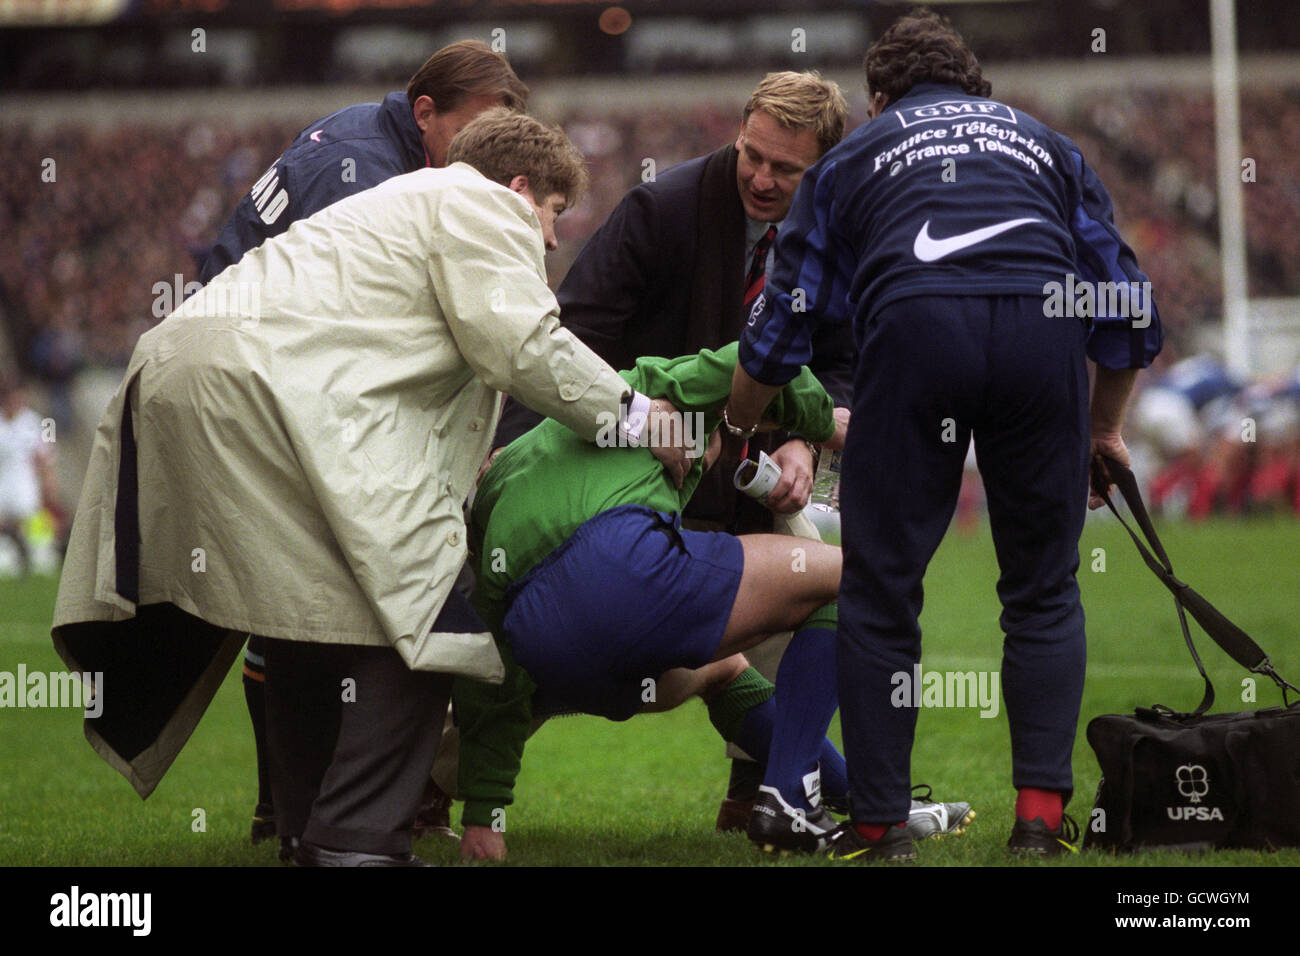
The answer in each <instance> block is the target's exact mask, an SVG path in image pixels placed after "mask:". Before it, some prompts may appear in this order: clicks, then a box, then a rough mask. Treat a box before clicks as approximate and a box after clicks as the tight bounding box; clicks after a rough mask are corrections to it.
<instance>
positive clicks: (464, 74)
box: [199, 40, 528, 855]
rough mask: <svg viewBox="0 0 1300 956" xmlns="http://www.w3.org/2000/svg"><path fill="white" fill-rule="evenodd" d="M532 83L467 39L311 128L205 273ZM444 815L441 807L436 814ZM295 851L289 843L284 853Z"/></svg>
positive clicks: (257, 648) (423, 161)
mask: <svg viewBox="0 0 1300 956" xmlns="http://www.w3.org/2000/svg"><path fill="white" fill-rule="evenodd" d="M527 100H528V87H526V86H525V85H524V84H523V83H522V82H521V81H520V80H519V77H517V76H516V75H515V72H514V70H512V69H511V68H510V64H509V63H508V62H506V59H505V57H503V56H501V55H500V54H499V53H495V52H493V51H492V50H491V49H490V48H489V47H488V46H487V45H486V44H484V43H480V42H478V41H475V40H462V41H459V42H457V43H452V44H450V45H449V46H446V47H443V48H442V49H441V50H439V51H438V52H437V53H435V54H434V55H433V56H431V57H430V58H429V59H428V60H426V61H425V63H424V65H423V66H421V67H420V69H419V70H417V71H416V73H415V75H414V76H412V77H411V80H410V82H409V83H408V84H407V88H406V91H405V92H404V93H389V94H388V95H387V96H385V97H384V99H383V102H381V103H362V104H359V105H357V106H349V107H347V108H346V109H342V110H339V111H338V112H336V113H332V114H330V115H329V116H326V117H325V118H324V119H322V120H318V121H317V122H315V123H312V124H311V125H310V126H308V127H306V128H305V129H304V130H303V131H302V132H301V133H299V134H298V136H297V138H296V139H294V141H293V143H292V144H290V146H289V148H288V149H287V150H285V151H284V154H283V155H282V156H281V157H280V158H279V159H277V160H276V161H275V162H274V163H272V164H271V168H270V169H268V170H267V171H266V172H265V173H263V174H262V177H261V178H260V179H258V181H257V182H256V183H254V184H253V188H252V189H251V190H250V191H249V193H248V195H247V196H245V197H244V198H243V200H242V201H241V202H240V203H239V205H238V206H237V207H236V209H235V211H234V213H233V214H232V215H231V217H230V219H229V220H228V221H227V222H226V224H225V226H224V227H223V228H222V230H221V233H220V235H218V236H217V240H216V243H215V244H214V245H213V247H212V250H211V252H210V253H209V254H208V256H207V258H206V259H205V260H204V263H203V268H202V270H201V272H200V275H199V278H200V280H201V281H202V282H204V283H207V282H208V281H209V280H210V279H212V278H213V277H215V276H216V275H217V274H218V273H220V272H221V271H222V270H224V269H225V268H226V267H227V266H230V265H233V264H234V263H236V262H238V261H239V260H240V259H241V258H242V257H243V255H244V253H246V252H248V250H250V249H255V248H257V247H258V246H260V245H261V244H262V243H263V242H265V241H266V240H267V239H269V238H271V237H272V236H278V235H279V234H280V233H282V232H284V231H285V230H286V229H288V228H289V226H290V225H291V224H292V223H294V222H296V221H297V220H299V219H305V218H306V217H308V216H310V215H312V214H313V213H316V212H319V211H320V210H321V209H324V208H325V207H326V206H329V205H331V204H333V203H335V202H338V201H339V200H340V199H343V198H345V197H347V196H351V195H353V194H354V193H358V192H360V191H362V190H363V189H369V188H370V187H372V186H377V185H379V184H380V183H382V182H384V181H385V180H388V179H391V178H392V177H394V176H400V175H402V174H404V173H410V172H414V171H415V170H417V169H423V168H424V167H426V166H435V167H441V166H444V165H445V164H446V157H447V147H448V146H449V145H450V143H451V141H452V139H453V138H454V137H455V135H456V134H457V133H458V132H460V130H461V128H462V127H463V126H465V124H466V123H468V122H469V121H470V120H472V119H473V118H474V117H476V116H478V115H479V114H480V113H482V112H483V111H485V110H488V109H491V108H492V107H495V106H507V107H509V108H510V109H514V110H523V109H524V107H525V106H526V105H527ZM264 652H265V647H264V641H263V639H262V638H261V637H258V636H257V635H253V636H252V637H250V639H249V641H248V647H247V649H246V651H245V652H244V698H245V700H246V702H247V704H248V713H249V717H250V718H251V720H252V723H253V732H254V736H255V738H256V741H257V775H258V803H257V808H256V809H255V810H254V812H253V829H252V836H253V842H254V843H258V842H260V841H261V840H264V839H268V838H269V837H271V836H273V835H274V834H275V824H274V822H273V808H272V800H271V786H270V769H269V765H268V760H269V759H270V758H269V756H268V748H267V745H266V718H265V694H264V684H265V679H266V676H265V659H264V656H263V655H264ZM446 814H447V807H446V806H445V805H442V806H439V807H438V808H437V814H436V816H437V821H438V822H442V820H443V818H445V816H446ZM287 852H288V847H287V846H286V847H285V848H284V849H283V850H282V855H283V854H284V853H287Z"/></svg>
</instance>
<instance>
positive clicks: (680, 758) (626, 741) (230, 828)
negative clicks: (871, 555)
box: [0, 515, 1300, 867]
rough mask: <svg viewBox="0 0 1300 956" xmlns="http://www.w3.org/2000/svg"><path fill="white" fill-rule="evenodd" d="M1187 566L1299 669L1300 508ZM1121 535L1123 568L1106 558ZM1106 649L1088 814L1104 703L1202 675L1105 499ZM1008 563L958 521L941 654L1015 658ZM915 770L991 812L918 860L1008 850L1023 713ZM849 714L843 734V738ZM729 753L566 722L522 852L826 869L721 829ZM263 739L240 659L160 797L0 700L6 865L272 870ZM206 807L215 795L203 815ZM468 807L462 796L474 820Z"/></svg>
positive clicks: (996, 721) (926, 738)
mask: <svg viewBox="0 0 1300 956" xmlns="http://www.w3.org/2000/svg"><path fill="white" fill-rule="evenodd" d="M1161 533H1162V536H1163V538H1164V540H1165V544H1166V546H1167V548H1168V550H1169V552H1170V554H1171V556H1172V557H1173V560H1174V566H1175V568H1176V570H1177V571H1178V573H1179V575H1180V577H1182V578H1183V579H1184V580H1187V581H1189V582H1190V583H1191V584H1192V585H1193V586H1194V587H1196V588H1197V589H1198V590H1199V591H1201V593H1203V594H1204V595H1206V597H1208V598H1209V599H1210V600H1211V601H1212V602H1214V603H1215V604H1216V605H1217V606H1219V608H1220V609H1221V610H1223V611H1224V613H1226V614H1227V615H1228V616H1229V617H1230V618H1232V619H1233V620H1235V621H1236V622H1237V623H1238V624H1239V625H1240V626H1241V627H1242V628H1244V629H1245V630H1246V631H1247V632H1248V633H1249V634H1251V635H1252V636H1253V637H1254V638H1255V639H1256V640H1257V641H1259V643H1260V644H1261V645H1263V647H1264V649H1265V650H1266V651H1268V652H1269V653H1270V655H1271V656H1272V659H1273V661H1274V663H1275V664H1276V666H1277V667H1278V669H1279V670H1280V671H1281V672H1282V673H1283V674H1284V675H1286V676H1287V677H1289V678H1290V679H1291V680H1292V681H1293V682H1297V681H1300V641H1298V640H1297V630H1296V619H1297V613H1296V612H1297V611H1300V525H1297V523H1296V522H1295V521H1294V520H1291V519H1276V520H1273V519H1267V520H1255V521H1250V522H1240V521H1233V522H1229V521H1222V522H1209V523H1205V524H1202V525H1178V524H1171V525H1163V526H1162V527H1161ZM1098 548H1100V549H1102V550H1103V552H1104V561H1105V570H1104V571H1094V570H1092V568H1093V566H1094V564H1097V562H1098V558H1097V555H1096V553H1095V549H1098ZM1080 554H1081V558H1082V564H1081V568H1080V574H1079V578H1080V583H1081V586H1082V588H1083V593H1084V607H1085V609H1086V611H1087V615H1088V638H1089V651H1088V654H1089V666H1088V680H1087V685H1086V689H1085V693H1084V699H1083V709H1082V717H1081V720H1080V726H1079V734H1078V738H1077V742H1076V745H1075V751H1074V772H1075V787H1076V789H1075V798H1074V801H1073V803H1072V804H1071V810H1072V812H1073V815H1074V816H1075V817H1076V819H1078V820H1079V821H1080V823H1084V822H1085V821H1086V819H1087V817H1088V812H1089V810H1090V808H1091V801H1092V797H1093V794H1094V792H1095V790H1096V786H1097V779H1098V776H1099V771H1098V768H1097V764H1096V760H1095V758H1094V757H1093V754H1092V751H1091V749H1090V748H1089V747H1088V745H1087V742H1086V741H1085V740H1084V734H1083V731H1084V727H1085V726H1086V723H1087V721H1088V720H1089V719H1091V718H1092V717H1093V716H1095V715H1098V714H1104V713H1126V712H1131V711H1132V710H1133V708H1134V707H1136V706H1146V705H1150V704H1153V703H1157V702H1159V703H1163V704H1167V705H1169V706H1171V707H1174V708H1176V709H1182V710H1186V709H1190V708H1192V707H1194V706H1195V704H1196V703H1197V701H1199V700H1200V695H1201V682H1200V678H1199V677H1198V676H1197V674H1196V671H1195V668H1194V667H1193V665H1192V662H1191V661H1190V659H1189V657H1188V654H1187V651H1186V648H1185V647H1184V646H1183V641H1182V637H1181V634H1180V633H1179V631H1178V624H1177V619H1176V617H1175V615H1174V612H1173V607H1172V600H1171V599H1170V597H1169V595H1168V593H1167V592H1166V591H1165V590H1164V589H1163V588H1162V587H1161V586H1160V584H1159V583H1158V582H1157V581H1156V580H1155V578H1154V577H1152V576H1151V575H1150V573H1149V572H1148V571H1147V569H1146V567H1145V566H1144V565H1143V564H1142V563H1141V560H1140V558H1139V557H1138V555H1137V553H1136V552H1135V550H1134V549H1133V547H1132V544H1131V542H1130V541H1129V540H1128V538H1127V537H1126V536H1125V534H1124V532H1123V530H1122V529H1121V528H1120V527H1119V526H1118V525H1117V524H1116V523H1115V522H1114V521H1108V520H1105V518H1102V517H1099V516H1096V515H1094V516H1093V517H1092V518H1090V520H1089V522H1088V525H1087V527H1086V529H1085V531H1084V535H1083V540H1082V542H1081V544H1080ZM996 578H997V566H996V562H995V560H994V556H993V547H992V541H991V538H990V536H989V533H988V530H987V527H982V528H981V529H980V531H979V532H978V533H976V534H975V535H973V536H971V537H960V536H958V535H956V534H955V533H952V534H950V535H949V537H948V538H947V540H946V541H945V542H944V544H943V547H942V548H941V549H940V551H939V553H938V555H937V556H936V558H935V561H934V563H933V564H932V565H931V568H930V573H929V575H928V577H927V579H926V608H925V613H924V615H923V618H922V626H923V628H924V633H925V639H924V647H925V656H924V661H923V663H924V667H925V668H926V669H927V670H930V669H934V670H962V671H966V670H976V671H980V670H997V669H998V667H999V662H1000V655H1001V632H1000V631H999V630H998V626H997V617H998V612H999V606H998V603H997V599H996V596H995V593H994V582H995V581H996ZM55 590H56V582H55V581H54V580H53V579H51V578H32V579H28V580H24V581H0V671H9V672H11V673H12V672H16V671H17V668H18V665H19V664H20V663H22V664H25V665H26V667H27V669H28V671H29V672H31V671H36V670H41V671H46V672H48V671H58V670H62V669H63V665H62V663H61V662H60V661H59V659H58V657H57V656H56V655H55V653H54V651H53V648H52V646H51V643H50V639H49V623H50V618H51V611H52V607H53V602H54V594H55ZM1193 636H1194V638H1196V640H1197V645H1198V648H1199V649H1200V651H1201V655H1202V658H1203V659H1204V660H1205V663H1206V667H1207V669H1208V670H1209V672H1210V676H1211V678H1212V679H1213V680H1214V683H1215V688H1216V690H1217V692H1218V702H1217V703H1216V705H1215V711H1217V712H1221V711H1229V710H1241V709H1250V708H1255V707H1260V706H1272V705H1274V704H1276V703H1279V702H1280V695H1279V694H1278V693H1277V692H1276V690H1275V689H1274V688H1273V687H1272V685H1271V683H1268V682H1266V681H1265V682H1262V683H1260V684H1259V685H1258V688H1257V695H1258V699H1257V701H1256V702H1255V703H1249V702H1247V703H1243V702H1242V694H1243V678H1247V677H1249V676H1250V675H1248V674H1247V673H1246V672H1245V671H1243V670H1241V668H1239V667H1238V666H1237V665H1236V664H1235V663H1233V662H1232V661H1231V660H1230V659H1229V658H1228V657H1227V656H1226V655H1224V654H1223V653H1222V652H1220V651H1219V650H1218V648H1217V647H1215V646H1214V645H1213V643H1212V642H1211V641H1210V640H1209V638H1208V637H1206V636H1205V635H1204V634H1203V633H1201V632H1200V631H1199V630H1194V633H1193ZM919 718H920V719H919V723H918V735H917V745H916V750H915V752H914V755H913V770H912V777H913V780H914V781H916V782H927V783H930V784H932V785H933V787H934V790H935V795H936V796H937V797H939V798H941V799H942V798H960V799H964V800H969V801H970V802H971V803H972V804H973V805H974V807H975V809H976V812H977V814H978V816H977V819H976V820H975V822H974V823H973V825H972V826H971V828H970V829H969V831H968V832H967V834H966V835H965V836H963V837H961V838H956V839H952V838H950V839H948V840H944V841H942V842H937V841H929V842H927V843H925V844H923V845H921V847H920V848H919V854H920V860H919V862H920V863H921V864H922V865H930V866H967V865H992V866H1005V865H1007V864H1008V863H1010V862H1012V861H1011V858H1010V857H1009V856H1008V855H1007V854H1006V852H1005V850H1004V845H1005V842H1006V838H1007V834H1008V832H1009V829H1010V824H1011V812H1012V804H1013V800H1014V792H1013V791H1012V789H1011V784H1010V780H1011V764H1010V746H1009V742H1008V734H1007V726H1006V715H1005V711H1004V710H1003V709H1002V708H1001V707H999V712H998V715H997V716H996V717H994V718H991V719H984V718H981V717H980V716H979V714H978V710H977V709H961V710H957V709H952V710H938V709H928V710H922V711H921V713H920V715H919ZM838 733H839V731H838V726H836V727H833V728H832V736H833V737H835V738H836V739H838ZM726 774H727V765H726V763H725V760H724V758H723V754H722V746H721V744H720V742H719V741H718V740H717V738H716V736H715V734H714V731H713V729H712V727H711V726H710V725H709V722H708V720H707V718H706V715H705V713H704V709H703V707H702V706H701V705H700V704H699V703H698V702H694V703H692V704H691V705H688V706H686V707H683V708H681V709H680V710H678V711H676V712H673V713H669V714H660V715H649V716H645V717H638V718H636V719H634V720H632V721H629V722H627V723H625V724H614V723H611V722H609V721H605V720H601V719H599V718H594V717H570V718H562V719H558V720H555V721H552V722H550V723H549V724H547V725H546V726H545V727H543V728H542V730H541V731H540V732H539V733H538V734H537V735H536V736H535V737H534V738H533V740H532V741H531V742H530V743H529V746H528V752H527V755H526V758H525V766H524V772H523V775H522V777H521V779H520V781H519V786H518V789H517V792H516V797H517V799H516V803H515V806H513V807H512V808H510V809H509V810H508V814H509V816H508V820H507V834H506V836H507V840H508V843H509V850H510V863H511V864H515V865H602V866H605V865H689V866H712V865H723V866H744V865H752V864H765V865H776V866H823V865H826V863H825V861H822V860H815V859H802V858H789V857H786V858H781V859H772V858H769V857H764V856H761V855H760V854H759V853H758V852H757V851H756V850H754V849H753V848H752V847H751V846H750V844H749V842H748V840H746V839H745V837H744V836H741V835H734V834H733V835H719V834H715V833H714V832H713V830H712V827H713V817H714V815H715V813H716V812H717V805H718V800H719V798H720V797H721V795H722V792H723V789H724V787H725V781H726ZM254 801H255V772H254V758H253V740H252V734H251V731H250V729H249V725H248V717H247V715H246V713H245V710H244V702H243V692H242V689H241V687H240V680H239V673H238V668H235V669H232V671H231V673H230V675H229V677H228V679H227V680H226V683H225V684H224V685H223V687H222V689H221V691H220V693H219V694H218V695H217V698H216V700H215V701H214V702H213V705H212V707H211V709H210V710H209V711H208V714H207V716H206V717H205V718H204V719H203V722H202V723H201V724H200V725H199V728H198V730H197V731H196V733H195V735H194V737H193V738H192V739H191V741H190V743H189V745H188V747H187V748H186V749H185V751H184V752H183V753H182V754H181V756H180V758H179V759H178V760H177V762H176V764H175V765H174V766H173V768H172V770H171V771H170V773H169V774H168V776H167V777H166V778H165V779H164V781H163V782H162V784H161V786H160V787H159V789H158V791H157V792H156V793H155V794H154V795H153V796H152V797H151V798H150V799H149V800H148V801H147V802H142V801H141V800H140V799H139V798H138V797H137V796H136V795H135V792H134V791H133V790H132V789H131V787H130V786H129V785H128V784H127V783H126V781H125V780H123V779H122V778H121V777H119V776H118V775H117V774H116V773H114V772H113V771H112V770H110V769H109V768H108V766H107V765H106V764H104V763H103V762H102V761H101V760H100V759H99V757H97V756H96V755H95V754H94V753H93V752H92V751H91V750H90V748H89V746H88V745H87V744H86V743H85V741H84V739H83V737H82V734H81V715H80V713H79V712H78V711H75V710H50V709H47V710H29V709H24V710H14V709H3V710H0V865H7V866H15V865H17V866H24V865H33V866H56V865H58V866H77V867H80V866H97V865H105V866H112V865H116V866H121V865H126V866H144V865H173V866H225V865H237V866H275V865H278V864H277V863H276V859H275V852H274V849H273V848H272V845H271V844H263V845H261V846H258V847H252V846H250V845H249V843H248V826H249V819H250V815H251V810H252V807H253V803H254ZM200 811H201V812H200ZM458 814H459V810H457V811H456V815H457V816H458ZM417 851H418V852H420V853H421V854H422V855H424V856H426V857H428V858H430V859H432V860H434V861H436V862H440V863H452V862H453V861H455V860H456V859H457V855H456V851H455V849H454V847H453V846H452V845H451V844H450V843H448V842H446V841H440V840H438V839H436V838H427V839H425V840H423V841H421V842H420V843H419V844H418V845H417ZM1022 865H1026V866H1034V865H1039V866H1060V865H1067V866H1068V865H1080V866H1153V865H1158V866H1221V865H1250V866H1258V865H1273V866H1296V865H1300V850H1287V851H1283V852H1280V853H1274V854H1270V853H1251V852H1242V851H1234V852H1223V853H1213V854H1201V855H1193V856H1183V855H1179V854H1166V853H1143V854H1137V855H1132V856H1118V857H1116V856H1111V855H1109V854H1102V853H1083V854H1080V855H1078V856H1075V857H1070V858H1069V859H1065V860H1061V861H1052V862H1050V863H1045V862H1041V863H1025V864H1022Z"/></svg>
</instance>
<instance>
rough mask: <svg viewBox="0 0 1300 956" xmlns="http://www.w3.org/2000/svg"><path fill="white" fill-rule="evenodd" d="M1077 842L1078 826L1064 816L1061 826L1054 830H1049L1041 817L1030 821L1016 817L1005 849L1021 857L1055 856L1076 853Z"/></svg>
mask: <svg viewBox="0 0 1300 956" xmlns="http://www.w3.org/2000/svg"><path fill="white" fill-rule="evenodd" d="M1078 841H1079V825H1078V824H1077V823H1075V822H1074V819H1073V818H1072V817H1070V816H1067V815H1065V814H1062V815H1061V825H1060V826H1059V827H1057V828H1056V829H1055V830H1052V829H1049V828H1048V826H1047V824H1046V823H1044V822H1043V818H1042V817H1034V819H1032V820H1026V819H1025V818H1024V817H1016V823H1015V826H1013V827H1012V828H1011V839H1009V840H1008V841H1007V849H1009V850H1010V851H1011V852H1012V853H1015V854H1018V855H1022V856H1056V855H1057V854H1060V853H1078V852H1079V848H1078V847H1077V846H1075V844H1076V843H1078Z"/></svg>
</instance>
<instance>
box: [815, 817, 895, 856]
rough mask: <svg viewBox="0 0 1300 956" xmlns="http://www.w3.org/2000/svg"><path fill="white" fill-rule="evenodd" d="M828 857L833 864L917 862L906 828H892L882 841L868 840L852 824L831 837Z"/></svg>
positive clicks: (842, 827) (843, 827)
mask: <svg viewBox="0 0 1300 956" xmlns="http://www.w3.org/2000/svg"><path fill="white" fill-rule="evenodd" d="M826 855H827V856H829V857H830V858H831V859H832V860H852V861H853V862H855V863H876V862H881V861H883V862H885V863H912V862H914V861H915V860H916V844H915V843H914V842H913V840H912V834H911V833H909V832H908V831H907V828H906V827H890V828H889V829H887V830H886V831H885V832H884V835H883V836H881V838H880V839H879V840H868V839H867V838H866V837H864V836H863V835H862V834H860V833H858V831H857V828H856V827H854V825H853V824H852V822H849V823H844V824H841V826H840V828H839V829H838V830H836V831H835V833H834V834H832V835H831V843H830V848H829V849H828V850H827V851H826Z"/></svg>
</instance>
